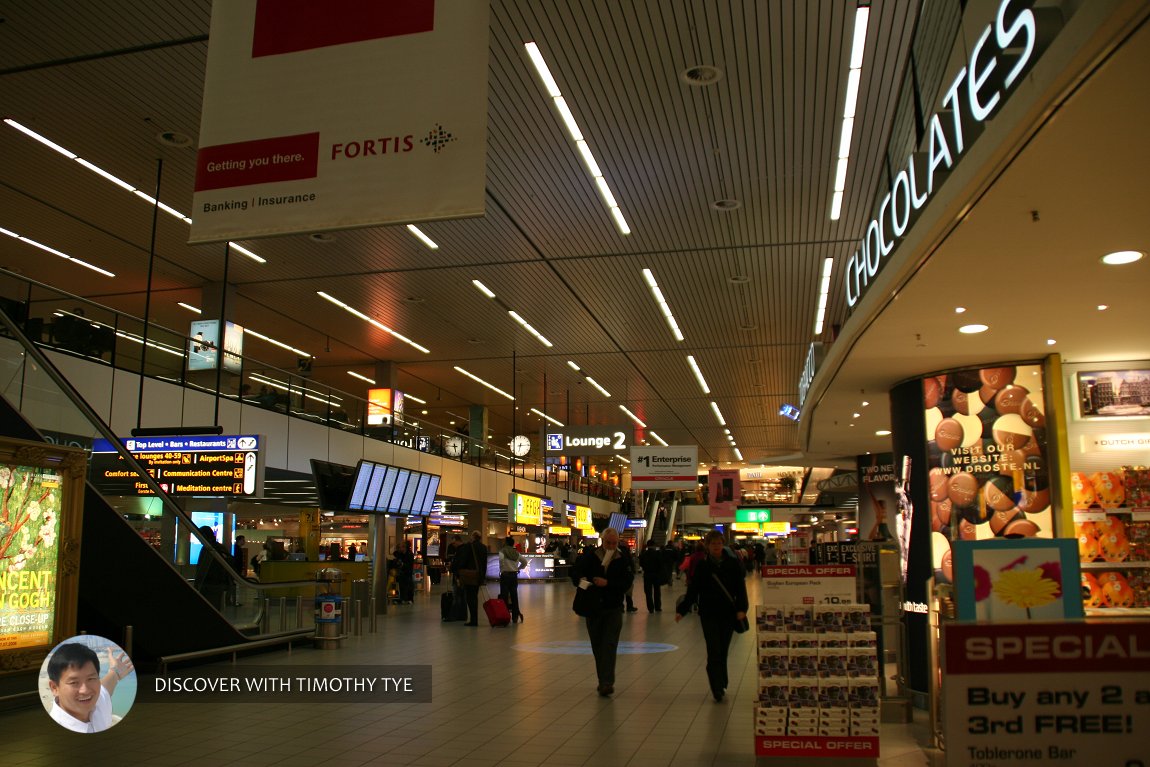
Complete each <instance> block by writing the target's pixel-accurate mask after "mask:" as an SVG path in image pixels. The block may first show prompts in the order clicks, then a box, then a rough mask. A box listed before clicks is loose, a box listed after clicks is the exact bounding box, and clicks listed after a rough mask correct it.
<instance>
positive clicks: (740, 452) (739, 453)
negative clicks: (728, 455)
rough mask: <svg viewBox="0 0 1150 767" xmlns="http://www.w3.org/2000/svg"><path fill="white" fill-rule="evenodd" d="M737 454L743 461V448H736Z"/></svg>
mask: <svg viewBox="0 0 1150 767" xmlns="http://www.w3.org/2000/svg"><path fill="white" fill-rule="evenodd" d="M735 455H736V456H737V457H738V459H739V460H740V461H741V460H743V453H742V451H741V450H739V448H737V447H736V448H735Z"/></svg>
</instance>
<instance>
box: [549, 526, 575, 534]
mask: <svg viewBox="0 0 1150 767" xmlns="http://www.w3.org/2000/svg"><path fill="white" fill-rule="evenodd" d="M547 532H548V533H550V534H551V535H571V528H570V527H567V526H565V525H551V526H550V527H548V528H547Z"/></svg>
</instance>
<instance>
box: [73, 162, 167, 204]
mask: <svg viewBox="0 0 1150 767" xmlns="http://www.w3.org/2000/svg"><path fill="white" fill-rule="evenodd" d="M74 159H75V160H76V162H78V163H80V164H81V165H83V166H84V167H85V168H87V169H88V170H90V171H92V172H93V173H95V174H96V175H97V176H102V177H104V178H105V179H107V180H108V181H111V182H112V183H113V184H115V185H116V186H118V187H120V188H121V189H126V190H128V191H129V192H136V187H134V186H132V185H131V184H129V183H128V182H127V181H124V180H123V179H121V178H118V177H116V176H113V175H112V174H111V173H109V172H108V171H106V170H104V169H103V168H101V167H99V166H98V165H93V164H92V163H90V162H88V161H87V160H85V159H84V158H83V157H76V158H74ZM139 194H143V193H142V192H139ZM153 204H154V203H153Z"/></svg>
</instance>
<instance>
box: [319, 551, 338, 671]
mask: <svg viewBox="0 0 1150 767" xmlns="http://www.w3.org/2000/svg"><path fill="white" fill-rule="evenodd" d="M342 591H343V570H340V569H338V568H335V567H325V568H321V569H320V570H318V571H317V572H316V574H315V646H316V647H317V648H318V649H320V650H338V649H339V640H340V637H341V636H342V635H343V594H342V593H341V592H342Z"/></svg>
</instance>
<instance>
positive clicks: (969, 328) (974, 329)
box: [958, 322, 990, 335]
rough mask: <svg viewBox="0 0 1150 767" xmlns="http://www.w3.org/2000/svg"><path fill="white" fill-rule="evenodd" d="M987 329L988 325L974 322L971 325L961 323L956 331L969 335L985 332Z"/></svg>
mask: <svg viewBox="0 0 1150 767" xmlns="http://www.w3.org/2000/svg"><path fill="white" fill-rule="evenodd" d="M988 330H990V326H989V325H982V324H980V323H977V322H976V323H974V324H972V325H963V326H962V327H961V328H959V329H958V332H959V333H966V334H967V335H971V334H973V333H985V332H986V331H988Z"/></svg>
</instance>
